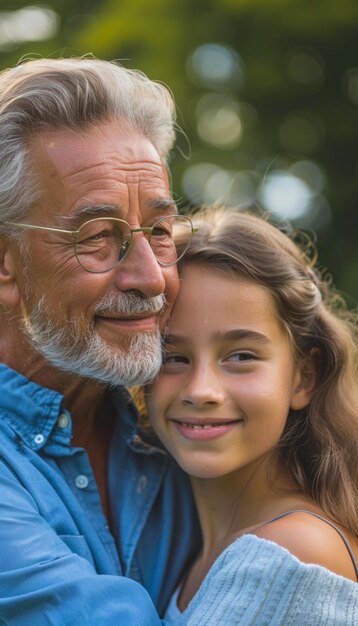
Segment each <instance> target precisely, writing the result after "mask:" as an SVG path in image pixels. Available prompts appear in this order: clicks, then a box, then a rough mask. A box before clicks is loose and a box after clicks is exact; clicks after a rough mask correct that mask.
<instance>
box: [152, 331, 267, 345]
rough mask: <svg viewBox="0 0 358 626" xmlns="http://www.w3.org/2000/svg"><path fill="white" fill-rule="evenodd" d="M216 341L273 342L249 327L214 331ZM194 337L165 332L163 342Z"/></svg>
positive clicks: (181, 341)
mask: <svg viewBox="0 0 358 626" xmlns="http://www.w3.org/2000/svg"><path fill="white" fill-rule="evenodd" d="M212 337H213V339H214V341H222V340H224V341H240V340H242V339H250V340H253V341H256V342H259V343H262V344H269V343H271V341H270V339H269V338H268V337H266V335H263V334H262V333H259V332H257V331H256V330H251V329H249V328H235V329H233V330H228V331H225V330H218V331H216V332H215V333H213V336H212ZM191 341H192V339H191V338H190V337H187V336H185V335H176V334H172V333H168V334H167V335H166V334H165V335H164V337H163V342H164V344H165V345H172V344H185V343H191Z"/></svg>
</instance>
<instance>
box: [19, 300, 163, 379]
mask: <svg viewBox="0 0 358 626" xmlns="http://www.w3.org/2000/svg"><path fill="white" fill-rule="evenodd" d="M164 304H165V297H164V296H163V295H160V296H156V297H153V298H144V297H142V296H139V295H137V294H136V293H134V292H128V293H125V292H123V293H118V294H110V295H107V296H105V297H104V298H103V299H102V300H101V301H100V302H99V303H98V305H97V307H96V310H95V315H100V314H101V313H104V312H105V313H106V314H107V315H108V316H110V314H111V313H113V316H115V315H116V314H117V315H118V314H120V313H127V314H128V313H149V312H153V313H158V312H159V311H161V310H162V309H163V307H164ZM60 324H61V322H60V323H59V322H56V325H55V323H54V321H53V314H51V312H50V311H49V310H48V307H47V306H46V298H45V296H42V297H41V299H40V300H39V302H38V303H37V304H36V305H35V306H34V307H33V308H32V310H31V312H30V313H29V314H28V317H27V319H26V323H25V327H26V332H27V334H28V335H29V337H30V338H31V341H32V343H33V345H34V346H35V348H36V349H37V350H38V351H39V352H40V353H41V354H42V355H43V356H44V357H45V358H46V359H47V360H48V361H49V362H50V363H51V364H52V365H54V366H55V367H57V368H58V369H60V370H63V371H65V372H70V373H71V374H75V375H77V376H81V377H86V378H94V379H95V380H98V381H101V382H104V383H108V384H109V385H111V386H114V385H126V386H131V385H137V384H142V385H144V384H146V383H148V382H150V381H151V380H153V378H154V377H155V376H156V374H157V373H158V371H159V369H160V367H161V363H162V351H161V339H160V332H159V329H157V331H156V332H154V333H153V332H144V331H142V332H138V333H133V331H132V332H131V333H130V334H129V333H128V336H124V333H120V334H119V337H118V339H119V341H123V343H124V344H125V345H124V346H121V345H119V344H118V343H115V344H114V345H110V344H108V343H106V341H104V340H103V339H102V338H101V337H100V335H98V333H97V332H96V329H95V326H94V323H92V324H89V323H88V321H87V320H84V319H78V320H76V321H70V322H69V321H67V320H66V321H64V322H63V323H62V324H61V325H60Z"/></svg>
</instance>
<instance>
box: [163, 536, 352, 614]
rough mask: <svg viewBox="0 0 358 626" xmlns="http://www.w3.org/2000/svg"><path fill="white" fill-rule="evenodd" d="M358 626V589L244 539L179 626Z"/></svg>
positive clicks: (224, 557)
mask: <svg viewBox="0 0 358 626" xmlns="http://www.w3.org/2000/svg"><path fill="white" fill-rule="evenodd" d="M214 624H220V626H357V625H358V585H357V583H354V582H351V581H349V580H348V579H346V578H343V577H342V576H338V575H336V574H333V573H331V572H329V570H327V569H325V568H323V567H320V566H318V565H310V564H306V563H302V562H301V561H299V560H298V559H297V558H296V557H294V556H293V555H292V554H290V552H288V551H287V550H286V549H284V548H282V547H281V546H278V545H277V544H275V543H273V542H271V541H267V540H265V539H260V538H258V537H256V536H254V535H245V536H243V537H240V538H239V539H237V540H236V541H235V542H234V543H232V544H231V545H230V546H229V547H228V548H227V549H226V550H225V551H224V552H223V553H222V554H221V555H220V557H219V558H218V559H217V560H216V561H215V563H214V565H213V566H212V568H211V570H210V571H209V573H208V575H207V576H206V578H205V579H204V581H203V583H202V585H201V587H200V589H199V590H198V592H197V593H196V595H195V596H194V598H193V600H192V601H191V603H190V604H189V606H188V607H187V609H186V610H185V611H184V613H183V614H182V615H181V616H180V618H178V619H177V620H176V621H175V626H212V625H214Z"/></svg>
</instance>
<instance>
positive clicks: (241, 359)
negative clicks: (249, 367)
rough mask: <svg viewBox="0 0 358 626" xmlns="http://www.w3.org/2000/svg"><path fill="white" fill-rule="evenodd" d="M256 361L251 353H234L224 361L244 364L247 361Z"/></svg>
mask: <svg viewBox="0 0 358 626" xmlns="http://www.w3.org/2000/svg"><path fill="white" fill-rule="evenodd" d="M255 359H256V357H255V355H254V354H252V352H243V351H241V352H234V353H233V354H230V355H229V356H228V357H227V358H226V361H230V362H233V363H245V362H247V361H254V360H255Z"/></svg>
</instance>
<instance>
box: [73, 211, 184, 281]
mask: <svg viewBox="0 0 358 626" xmlns="http://www.w3.org/2000/svg"><path fill="white" fill-rule="evenodd" d="M138 230H140V229H138ZM145 235H146V236H147V238H148V242H149V244H150V246H151V248H152V250H153V253H154V255H155V257H156V259H157V261H158V263H159V264H160V265H162V266H165V267H168V266H170V265H174V264H175V263H176V262H177V261H178V260H179V258H181V257H182V256H183V254H184V253H185V251H186V249H187V247H188V245H189V243H190V240H191V236H192V225H191V222H190V220H189V219H188V218H187V217H185V216H183V215H174V216H169V217H163V218H160V219H159V220H157V221H156V222H154V224H153V225H152V227H151V232H150V233H145ZM132 236H133V235H132V232H131V229H130V227H129V225H128V224H127V223H126V222H125V221H122V220H119V219H116V218H111V217H107V218H97V219H93V220H90V221H88V222H86V223H85V224H83V225H82V226H81V228H80V229H79V233H78V235H77V237H76V242H75V253H76V256H77V259H78V262H79V263H80V265H81V266H82V267H83V268H84V269H85V270H87V271H88V272H94V273H101V272H107V271H108V270H110V269H112V268H113V267H115V266H116V265H117V263H119V262H120V261H121V260H122V259H124V257H125V256H126V254H127V252H128V250H129V247H130V244H131V240H132ZM134 236H136V233H135V234H134ZM177 238H178V239H179V240H180V256H179V257H178V255H177V251H176V247H175V243H174V242H175V241H176V239H177Z"/></svg>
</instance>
